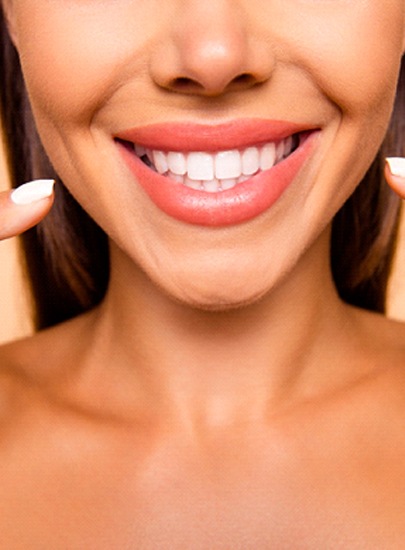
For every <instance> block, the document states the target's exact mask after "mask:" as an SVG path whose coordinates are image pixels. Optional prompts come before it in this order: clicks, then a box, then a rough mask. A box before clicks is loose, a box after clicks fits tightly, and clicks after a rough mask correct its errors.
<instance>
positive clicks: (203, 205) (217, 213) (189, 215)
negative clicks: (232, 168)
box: [117, 131, 319, 227]
mask: <svg viewBox="0 0 405 550" xmlns="http://www.w3.org/2000/svg"><path fill="white" fill-rule="evenodd" d="M318 133H319V132H318V131H316V132H311V133H310V134H309V135H308V136H307V137H306V138H305V139H304V140H303V141H302V143H301V144H300V146H299V147H298V149H296V150H295V151H294V152H293V153H292V154H291V155H290V156H288V157H287V158H286V159H284V160H283V161H281V162H279V163H278V164H276V165H275V166H273V168H271V169H270V170H266V171H265V172H261V173H260V174H258V175H256V176H253V177H252V178H250V179H248V180H246V181H245V182H243V183H240V184H238V185H235V187H233V188H232V189H229V190H226V191H221V192H218V193H207V192H205V191H199V190H195V189H191V188H189V187H187V186H186V185H183V184H181V183H177V182H175V181H173V180H171V179H169V178H168V177H166V176H162V175H161V174H158V173H157V172H155V171H153V170H151V169H150V168H149V167H148V166H146V165H145V164H144V163H143V162H142V161H141V159H140V158H139V157H137V156H136V155H135V153H134V152H132V151H131V150H129V149H128V148H127V147H125V146H124V145H122V144H121V143H120V142H117V145H118V147H119V149H120V152H121V154H122V156H123V158H124V160H125V162H126V164H127V166H128V167H129V169H130V170H131V172H132V173H133V175H134V176H135V178H136V180H137V181H138V182H139V183H140V185H141V186H142V188H143V189H144V190H145V191H146V193H147V194H148V196H149V198H150V199H151V200H152V201H153V203H154V204H155V205H156V206H157V207H158V208H159V209H160V210H161V211H163V212H164V213H165V214H168V215H169V216H171V217H172V218H175V219H177V220H179V221H182V222H185V223H189V224H194V225H202V226H208V227H224V226H229V225H236V224H239V223H243V222H246V221H249V220H251V219H253V218H256V217H257V216H259V215H260V214H262V213H263V212H265V211H266V210H268V209H269V208H271V206H272V205H273V204H274V203H275V202H276V201H277V200H278V199H279V198H280V197H281V195H282V194H283V192H284V191H285V190H286V189H287V187H289V185H290V184H291V183H292V182H293V180H294V179H295V177H296V176H297V174H298V172H299V171H300V169H301V168H302V166H303V165H304V163H305V161H306V160H307V158H308V157H309V155H310V153H311V151H312V148H313V144H314V138H315V136H316V135H318Z"/></svg>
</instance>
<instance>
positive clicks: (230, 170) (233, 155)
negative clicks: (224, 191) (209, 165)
mask: <svg viewBox="0 0 405 550" xmlns="http://www.w3.org/2000/svg"><path fill="white" fill-rule="evenodd" d="M241 174H242V159H241V155H240V153H239V151H221V152H220V153H217V154H216V155H215V177H216V178H217V179H230V178H238V177H239V176H240V175H241Z"/></svg>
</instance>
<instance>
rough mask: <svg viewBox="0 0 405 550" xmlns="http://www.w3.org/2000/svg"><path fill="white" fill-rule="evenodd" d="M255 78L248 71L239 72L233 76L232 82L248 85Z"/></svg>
mask: <svg viewBox="0 0 405 550" xmlns="http://www.w3.org/2000/svg"><path fill="white" fill-rule="evenodd" d="M254 80H255V78H254V77H253V76H252V75H251V74H248V73H243V74H240V75H239V76H237V77H235V78H234V79H233V83H234V84H241V85H246V84H247V85H250V84H253V82H254Z"/></svg>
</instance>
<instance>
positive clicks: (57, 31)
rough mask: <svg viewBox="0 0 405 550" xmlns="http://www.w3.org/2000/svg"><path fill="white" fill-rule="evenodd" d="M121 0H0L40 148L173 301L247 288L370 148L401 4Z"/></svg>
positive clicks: (386, 102)
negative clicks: (8, 0)
mask: <svg viewBox="0 0 405 550" xmlns="http://www.w3.org/2000/svg"><path fill="white" fill-rule="evenodd" d="M134 4H136V3H134V2H131V1H129V0H123V1H122V2H113V1H111V2H109V1H108V0H107V1H106V2H103V5H102V6H101V5H100V3H98V2H86V3H83V4H82V3H72V4H69V6H68V5H67V3H66V2H56V3H53V4H52V5H50V4H49V2H47V1H46V0H35V4H34V0H22V1H21V2H20V3H19V4H18V5H17V4H16V5H15V6H13V5H12V9H11V14H12V19H14V18H15V21H16V23H15V36H16V37H17V38H16V42H17V46H18V48H19V50H20V54H21V59H22V64H23V69H24V72H25V77H26V81H27V86H28V89H29V92H30V96H31V101H32V105H33V109H34V112H35V115H36V119H37V124H38V128H39V131H40V133H41V136H42V139H43V141H44V144H45V147H46V149H47V152H48V154H49V156H50V158H51V160H52V162H53V163H54V165H55V167H56V169H57V171H58V172H59V174H60V176H61V178H62V179H63V181H64V182H65V184H66V185H67V186H68V188H69V189H70V190H71V192H72V193H73V195H74V196H75V197H76V198H77V200H78V201H79V202H80V203H81V204H82V205H83V206H84V208H85V209H86V210H87V211H88V212H89V213H90V215H91V216H92V217H94V219H95V220H96V221H97V222H98V223H99V225H100V226H101V227H102V228H103V229H104V230H105V231H106V232H107V233H108V235H109V236H110V238H111V240H112V242H113V243H114V244H113V247H116V249H117V250H118V249H119V250H120V254H117V255H116V257H117V258H118V257H119V256H120V255H121V256H122V255H124V256H125V258H126V261H128V259H129V260H130V263H131V264H132V265H133V267H134V269H139V268H140V269H141V270H142V271H143V272H144V273H146V274H147V275H148V277H149V278H150V280H151V281H153V282H154V283H155V284H156V285H157V286H159V287H161V288H163V289H164V290H165V291H166V292H167V293H169V294H171V295H172V296H174V297H175V298H176V299H179V300H182V301H184V302H187V303H190V304H194V305H199V306H200V307H209V308H210V307H213V308H215V307H222V306H235V305H238V304H240V303H248V302H251V301H253V300H255V299H257V298H258V297H259V296H263V295H264V294H265V293H266V292H269V290H271V288H273V287H274V285H276V284H279V283H280V282H281V281H282V280H283V278H285V277H286V276H287V274H288V273H291V271H292V270H293V269H294V268H295V267H296V266H297V265H298V263H299V262H301V263H302V262H305V261H306V258H309V257H310V256H309V255H308V251H309V250H310V249H311V247H312V246H313V244H314V243H315V242H316V241H317V239H318V238H319V237H320V236H321V235H322V234H323V233H324V232H326V231H327V228H328V226H329V224H330V222H331V219H332V218H333V216H334V214H335V213H336V211H337V210H338V209H339V208H340V206H341V205H342V204H343V202H344V201H345V200H346V199H347V197H348V196H349V195H350V193H351V192H352V191H353V190H354V188H355V186H356V185H357V183H358V182H359V181H360V179H361V178H362V176H363V174H364V173H365V171H366V169H367V167H368V166H369V164H370V163H371V161H372V159H373V157H374V155H375V154H376V152H377V150H378V147H379V144H380V142H381V140H382V139H383V135H384V132H385V128H386V126H387V124H388V120H389V116H390V111H391V106H392V102H393V98H394V93H395V86H396V79H397V73H398V69H399V63H400V59H401V55H402V48H403V26H404V9H405V8H404V7H403V3H402V2H399V1H398V2H396V1H390V2H381V0H368V1H365V2H361V3H358V4H357V5H355V6H354V5H353V3H348V2H346V1H343V0H336V1H334V2H331V1H330V0H325V1H323V0H317V1H315V0H288V1H285V0H283V2H282V1H281V0H274V1H270V2H269V1H268V0H266V1H264V0H255V1H252V0H246V1H244V0H241V1H238V2H235V1H232V2H231V1H229V2H227V1H225V0H224V1H223V2H221V3H219V4H218V5H216V7H207V3H206V2H198V1H195V2H191V3H190V2H189V3H188V4H187V5H186V4H184V3H183V2H181V1H175V0H173V1H170V2H165V3H164V4H165V5H164V6H163V7H162V6H161V5H159V6H158V4H160V3H157V2H150V3H148V5H147V6H146V4H145V5H144V4H143V3H139V5H136V6H134ZM155 4H156V5H155ZM180 8H181V9H180ZM311 258H313V256H311ZM117 261H118V260H117ZM308 261H309V260H308ZM313 261H314V260H313V259H311V262H313ZM314 269H315V268H314Z"/></svg>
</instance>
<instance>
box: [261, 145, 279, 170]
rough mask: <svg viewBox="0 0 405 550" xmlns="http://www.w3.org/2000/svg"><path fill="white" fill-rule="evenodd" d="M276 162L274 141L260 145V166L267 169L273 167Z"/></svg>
mask: <svg viewBox="0 0 405 550" xmlns="http://www.w3.org/2000/svg"><path fill="white" fill-rule="evenodd" d="M275 162H276V146H275V144H274V143H268V144H267V145H264V146H263V147H262V150H261V151H260V168H261V169H262V170H269V169H270V168H273V166H274V163H275Z"/></svg>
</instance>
